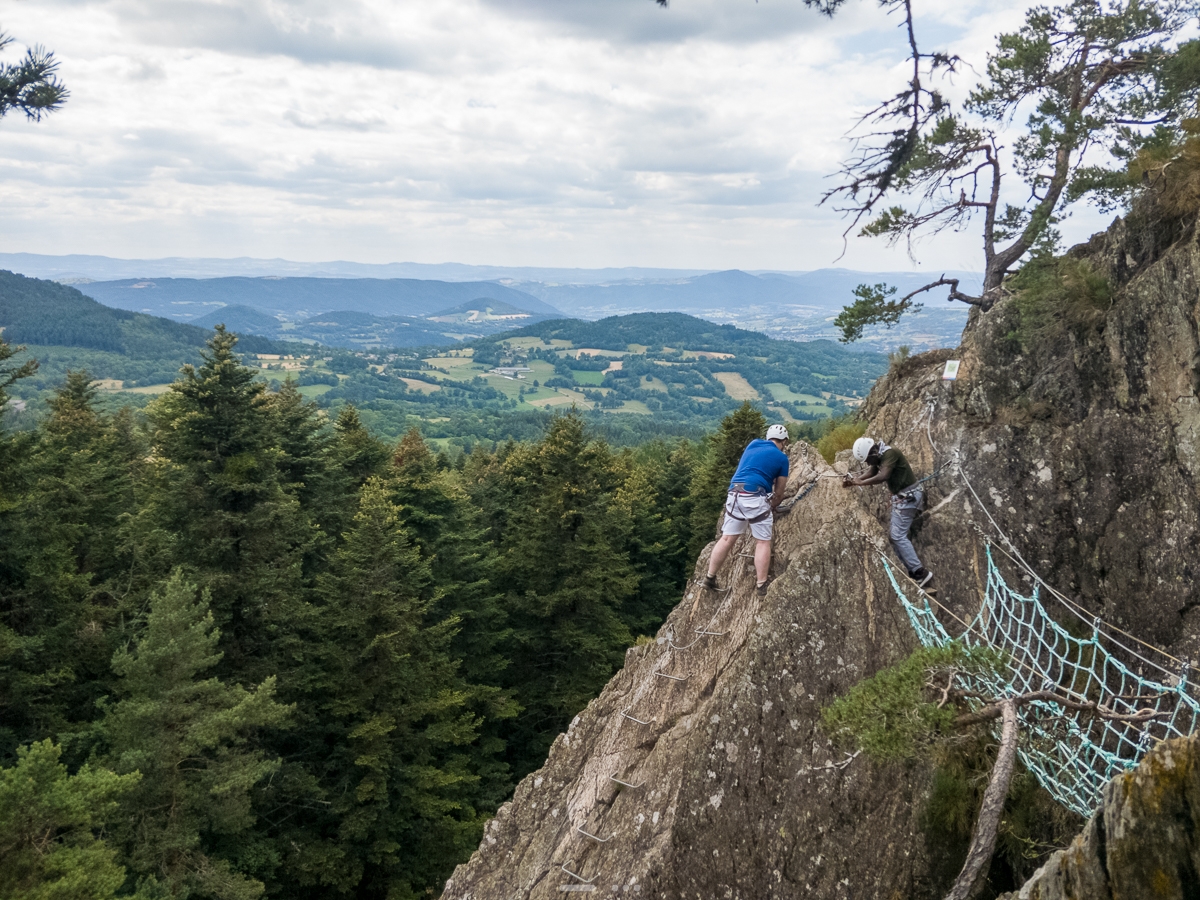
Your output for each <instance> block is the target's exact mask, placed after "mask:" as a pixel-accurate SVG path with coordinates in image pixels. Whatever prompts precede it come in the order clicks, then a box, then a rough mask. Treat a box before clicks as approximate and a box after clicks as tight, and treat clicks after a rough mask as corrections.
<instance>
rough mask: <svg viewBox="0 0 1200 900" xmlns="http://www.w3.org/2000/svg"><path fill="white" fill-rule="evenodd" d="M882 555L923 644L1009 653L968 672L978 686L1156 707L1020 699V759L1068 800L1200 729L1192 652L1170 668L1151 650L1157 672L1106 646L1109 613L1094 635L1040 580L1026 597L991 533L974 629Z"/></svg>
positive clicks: (1091, 793)
mask: <svg viewBox="0 0 1200 900" xmlns="http://www.w3.org/2000/svg"><path fill="white" fill-rule="evenodd" d="M881 558H882V559H883V563H884V568H885V569H886V571H887V576H888V579H889V580H890V581H891V583H892V587H893V588H894V589H895V591H896V596H897V597H899V599H900V602H901V603H902V604H903V605H904V610H905V612H906V613H907V614H908V619H909V621H910V622H911V623H912V626H913V629H914V630H915V631H916V633H917V637H918V638H919V639H920V641H921V643H922V644H924V645H925V646H926V647H936V646H945V645H947V644H950V643H952V642H955V641H957V642H960V643H962V644H964V645H965V646H967V647H981V648H984V647H986V648H991V649H993V650H998V651H1000V652H1001V653H1003V654H1004V656H1005V659H1006V662H1007V666H1006V670H1005V671H1003V672H998V673H995V674H991V675H989V674H984V675H981V676H971V677H969V678H968V677H965V676H963V677H962V680H963V681H964V682H966V683H967V687H968V688H969V689H970V690H972V691H975V692H978V693H980V694H984V695H986V696H990V697H1006V696H1015V695H1018V694H1028V693H1033V692H1037V691H1054V692H1055V693H1057V694H1058V695H1060V696H1062V697H1063V698H1065V699H1067V700H1069V701H1076V702H1090V703H1096V704H1098V705H1100V706H1102V707H1104V708H1106V709H1107V710H1110V711H1112V712H1113V713H1117V714H1119V715H1133V714H1135V713H1137V712H1139V711H1141V710H1146V709H1151V710H1154V711H1155V713H1156V715H1155V717H1154V718H1152V719H1150V720H1149V721H1146V722H1139V723H1136V724H1132V723H1128V722H1120V721H1111V720H1107V719H1103V718H1101V717H1099V716H1097V715H1094V714H1093V713H1091V712H1090V711H1088V710H1072V709H1069V708H1067V707H1064V706H1063V705H1061V704H1058V703H1054V702H1052V701H1044V700H1032V701H1030V702H1028V703H1026V704H1024V705H1022V706H1021V708H1020V716H1021V720H1022V721H1021V725H1022V729H1023V739H1022V741H1021V745H1020V748H1019V750H1018V753H1019V754H1020V758H1021V762H1022V763H1024V765H1025V767H1026V768H1027V769H1028V770H1029V771H1030V772H1032V773H1033V774H1034V776H1035V777H1036V778H1037V780H1038V781H1039V782H1040V783H1041V784H1042V786H1043V787H1045V788H1046V790H1048V791H1049V792H1050V794H1051V795H1052V796H1053V797H1054V798H1055V799H1056V800H1058V802H1059V803H1061V804H1062V805H1063V806H1066V807H1067V808H1068V809H1071V810H1074V811H1075V812H1077V813H1079V814H1080V815H1082V816H1088V815H1091V812H1092V810H1093V809H1095V808H1096V807H1097V806H1098V805H1099V802H1100V794H1101V790H1102V788H1103V787H1104V785H1105V783H1106V782H1107V781H1109V780H1110V779H1111V778H1113V777H1114V776H1115V775H1119V774H1120V773H1122V772H1124V771H1126V770H1128V769H1131V768H1133V767H1134V766H1136V765H1137V764H1138V763H1139V762H1140V761H1141V759H1142V756H1143V755H1144V754H1145V753H1146V751H1147V750H1149V749H1150V747H1151V746H1153V744H1154V743H1155V742H1156V741H1160V740H1166V739H1168V738H1174V737H1182V736H1186V735H1189V734H1191V733H1192V732H1194V731H1195V730H1196V727H1197V724H1198V718H1200V702H1197V700H1196V699H1195V697H1193V696H1192V694H1191V693H1190V692H1189V687H1190V685H1189V681H1188V676H1189V674H1191V672H1192V669H1191V667H1190V666H1189V665H1188V664H1187V663H1186V662H1185V663H1183V664H1182V665H1181V666H1180V667H1179V671H1178V674H1171V673H1170V672H1169V671H1168V670H1167V669H1165V668H1163V667H1161V666H1158V665H1156V664H1154V663H1150V662H1149V661H1148V660H1143V662H1145V663H1147V664H1148V665H1149V666H1150V667H1151V668H1152V669H1154V670H1157V672H1156V675H1158V676H1159V677H1160V679H1161V680H1157V681H1156V680H1153V679H1152V678H1146V677H1143V675H1142V674H1140V673H1135V672H1133V671H1132V670H1131V669H1130V668H1129V667H1128V666H1126V665H1125V664H1124V663H1123V662H1122V661H1121V660H1119V659H1118V658H1116V657H1115V656H1113V655H1112V653H1110V652H1109V650H1108V649H1106V646H1105V644H1106V643H1108V642H1107V640H1106V641H1104V642H1103V643H1102V638H1103V637H1104V635H1102V633H1101V627H1102V624H1103V623H1102V622H1101V620H1100V619H1098V618H1097V619H1094V620H1093V622H1092V623H1091V632H1092V633H1091V635H1090V636H1088V637H1075V636H1074V635H1072V634H1070V633H1069V632H1068V631H1067V630H1066V629H1064V628H1063V627H1062V626H1061V625H1059V624H1058V623H1057V622H1055V621H1054V620H1053V619H1052V618H1051V617H1050V615H1049V614H1048V613H1047V612H1046V609H1045V607H1043V606H1042V604H1041V601H1040V600H1039V599H1038V594H1039V587H1038V586H1037V585H1036V584H1035V586H1034V589H1033V594H1032V596H1029V597H1026V596H1023V595H1021V594H1019V593H1017V592H1016V591H1014V590H1013V589H1012V588H1010V587H1009V586H1008V585H1007V584H1006V583H1005V581H1004V578H1003V576H1002V575H1001V574H1000V571H999V570H998V569H997V568H996V565H995V563H994V562H993V561H992V547H991V544H990V542H989V543H988V545H987V589H986V592H985V595H984V602H983V605H982V607H981V608H980V610H979V612H978V614H977V615H976V616H975V618H974V619H973V620H972V621H971V622H962V620H961V619H960V620H958V621H959V622H960V624H961V625H964V626H965V630H964V631H963V633H962V634H960V635H958V636H957V637H955V636H952V635H951V634H950V633H949V632H947V630H946V628H945V627H944V626H943V625H942V623H941V622H940V621H939V620H938V617H937V615H936V614H935V613H934V611H933V608H932V607H931V606H930V598H929V596H928V595H927V594H925V593H923V592H920V593H919V597H920V600H919V601H918V602H917V603H914V602H912V601H910V600H909V599H908V597H907V596H906V594H905V592H904V590H903V589H902V588H901V586H900V584H899V582H898V581H897V579H896V576H895V573H894V571H893V568H892V565H891V563H889V562H888V560H887V557H886V556H881ZM934 602H935V603H936V601H934ZM938 605H939V606H941V604H938ZM941 608H942V609H943V610H944V611H945V612H946V613H948V614H949V615H950V616H951V617H952V618H956V619H957V616H954V615H953V613H950V611H949V610H946V609H945V607H941ZM1139 658H1140V657H1139Z"/></svg>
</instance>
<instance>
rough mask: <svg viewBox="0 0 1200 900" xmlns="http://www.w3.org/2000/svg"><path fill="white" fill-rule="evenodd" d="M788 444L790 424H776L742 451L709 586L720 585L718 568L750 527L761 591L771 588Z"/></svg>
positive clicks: (711, 562) (710, 569)
mask: <svg viewBox="0 0 1200 900" xmlns="http://www.w3.org/2000/svg"><path fill="white" fill-rule="evenodd" d="M787 444H788V433H787V428H785V427H784V426H782V425H772V426H771V427H770V428H768V429H767V438H766V440H762V441H760V440H753V441H751V442H750V443H749V444H748V445H747V447H746V449H745V450H744V451H743V452H742V459H741V462H739V463H738V467H737V471H736V472H734V473H733V480H732V481H731V482H730V483H729V496H728V497H726V499H725V521H724V523H723V524H722V525H721V537H720V539H719V540H718V541H717V544H716V546H715V547H713V551H712V555H711V556H710V557H709V558H708V574H707V575H706V576H705V577H704V586H705V587H706V588H713V589H714V590H715V589H716V587H717V569H719V568H720V567H721V563H723V562H725V557H727V556H728V555H729V551H730V550H732V549H733V545H734V544H736V543H737V539H738V538H739V537H740V536H741V535H743V534H745V533H746V529H749V530H750V533H751V534H752V535H754V540H755V544H754V572H755V574H756V575H757V576H758V577H757V583H756V590H757V591H758V593H759V594H760V595H762V594H765V593H766V592H767V576H768V574H769V573H770V571H771V538H772V537H773V536H774V533H775V507H777V506H778V505H779V502H780V501H781V500H782V499H783V489H784V487H786V486H787V477H788V458H787V454H786V453H785V452H784V449H785V448H786V447H787Z"/></svg>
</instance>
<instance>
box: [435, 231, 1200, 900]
mask: <svg viewBox="0 0 1200 900" xmlns="http://www.w3.org/2000/svg"><path fill="white" fill-rule="evenodd" d="M1140 241H1141V242H1140V243H1137V245H1136V246H1135V243H1136V242H1133V241H1131V240H1130V238H1129V237H1128V234H1127V230H1126V226H1125V225H1124V223H1122V222H1120V221H1118V222H1117V223H1115V224H1114V226H1113V227H1112V228H1111V229H1110V230H1109V231H1108V232H1107V233H1105V234H1102V235H1098V236H1097V237H1095V238H1093V240H1092V241H1091V242H1090V243H1089V244H1088V245H1085V246H1083V247H1081V248H1076V250H1074V251H1072V254H1073V256H1072V258H1073V259H1075V260H1077V261H1079V262H1080V263H1081V264H1083V263H1086V265H1087V267H1088V269H1087V271H1088V272H1089V273H1091V274H1093V275H1095V276H1096V277H1099V278H1101V279H1103V280H1105V283H1106V284H1107V286H1108V288H1109V289H1110V290H1111V303H1108V302H1107V301H1106V305H1104V306H1102V307H1096V306H1095V304H1093V308H1091V310H1090V313H1089V315H1088V316H1084V317H1079V318H1076V319H1073V320H1071V321H1070V322H1068V323H1066V324H1065V325H1062V326H1061V327H1058V328H1057V330H1051V331H1048V332H1046V333H1044V334H1042V338H1043V339H1042V340H1041V341H1040V342H1035V343H1034V344H1032V349H1031V343H1030V341H1029V340H1028V334H1026V335H1025V338H1026V339H1025V340H1023V339H1022V328H1023V327H1025V326H1023V325H1022V323H1023V322H1026V321H1027V319H1028V316H1027V315H1026V318H1025V319H1022V315H1023V312H1022V308H1021V307H1020V305H1019V304H1018V302H1017V298H1008V299H1006V300H1004V301H1002V302H1001V303H999V304H997V306H996V307H995V308H993V309H992V310H991V311H989V312H987V313H986V314H979V313H978V312H973V313H972V318H971V321H970V323H969V325H968V329H967V332H966V334H965V335H964V339H963V343H962V346H961V347H959V348H958V349H956V350H954V351H952V352H951V351H938V352H935V353H932V354H923V355H921V356H917V357H914V358H912V359H910V360H907V361H905V362H904V363H902V364H900V365H898V366H896V367H894V368H893V371H892V372H891V373H889V374H888V375H887V376H886V377H885V378H883V379H882V380H881V381H880V382H879V383H878V384H877V386H876V387H875V389H874V391H873V392H872V394H871V396H870V398H869V399H868V402H867V404H866V406H865V408H864V415H865V416H866V417H867V420H868V422H869V425H868V434H870V435H872V436H873V437H877V438H882V439H884V440H886V441H887V442H888V443H890V444H892V445H894V446H897V447H899V448H900V449H901V450H903V451H904V452H905V453H906V454H907V455H908V457H909V459H910V460H911V462H912V463H913V465H914V468H916V469H917V470H918V472H919V473H930V472H934V471H938V470H941V471H942V475H941V476H940V477H938V478H937V479H935V480H934V481H931V482H929V488H930V491H929V493H930V496H929V502H928V509H927V512H926V514H925V515H923V516H922V517H921V522H920V525H919V529H918V531H917V538H916V543H917V548H918V552H919V553H920V554H921V555H922V559H923V561H924V562H925V564H926V565H927V566H928V567H929V568H930V569H932V570H933V571H934V573H935V575H936V577H937V583H938V586H939V588H940V593H939V598H940V599H941V601H942V602H943V603H945V604H947V605H948V606H949V607H950V608H951V609H953V610H954V611H955V612H956V613H957V614H959V615H961V616H962V617H963V618H966V617H968V616H969V615H972V614H973V613H974V611H975V610H976V608H977V607H978V604H979V601H980V596H981V590H982V581H981V577H982V572H983V567H982V562H983V560H982V553H983V542H982V541H983V536H984V535H985V534H987V535H992V536H994V535H995V529H996V528H997V527H998V528H999V529H1002V530H1003V531H1004V532H1006V533H1007V534H1008V535H1009V536H1010V537H1011V538H1012V540H1013V541H1014V542H1015V543H1016V545H1017V546H1018V547H1019V548H1020V552H1021V554H1022V555H1023V556H1024V557H1025V558H1026V559H1027V560H1028V561H1029V562H1030V563H1031V564H1033V565H1034V566H1035V567H1036V568H1037V569H1038V571H1039V574H1040V575H1041V576H1042V577H1043V578H1045V579H1046V581H1047V582H1049V583H1050V584H1052V585H1054V586H1055V587H1056V588H1058V589H1059V590H1061V591H1062V592H1064V593H1065V594H1067V595H1069V596H1071V597H1072V598H1074V599H1076V600H1077V601H1078V602H1079V603H1080V604H1082V605H1083V606H1084V607H1086V608H1087V609H1089V610H1090V611H1092V613H1094V614H1098V615H1102V616H1103V617H1104V618H1105V619H1106V620H1107V621H1109V622H1111V623H1113V624H1115V625H1118V626H1120V627H1122V628H1124V629H1127V630H1129V631H1130V632H1132V633H1134V634H1137V635H1138V636H1140V637H1142V638H1144V639H1145V640H1148V641H1153V642H1155V643H1157V644H1159V645H1160V646H1163V647H1165V648H1167V649H1169V650H1172V651H1174V652H1175V653H1176V654H1177V655H1180V656H1182V655H1185V654H1186V655H1192V654H1196V655H1200V587H1198V586H1197V584H1196V582H1195V578H1194V572H1193V567H1194V566H1195V565H1196V562H1195V561H1196V560H1197V558H1198V557H1197V553H1196V550H1197V544H1198V541H1200V456H1198V454H1197V446H1198V442H1200V399H1198V391H1200V309H1198V304H1200V291H1198V289H1197V286H1198V285H1200V245H1198V244H1197V242H1196V239H1195V236H1194V235H1184V236H1183V237H1179V238H1178V239H1177V240H1175V241H1174V242H1173V243H1171V244H1170V246H1165V247H1164V246H1159V244H1164V243H1165V242H1162V241H1160V242H1158V243H1155V242H1154V241H1147V240H1144V235H1143V236H1142V238H1140ZM1105 296H1107V295H1105ZM1026 313H1027V311H1026ZM948 358H955V359H959V360H961V361H962V366H961V369H960V375H959V379H958V380H957V381H956V382H953V383H946V382H943V381H942V379H941V373H942V367H943V362H944V361H945V360H946V359H948ZM948 461H957V463H958V464H959V465H960V466H961V470H962V472H963V473H964V474H965V478H964V477H961V476H960V475H958V474H956V470H955V469H954V468H953V467H952V466H946V463H947V462H948ZM792 462H793V466H792V474H791V477H790V479H789V484H788V492H789V493H796V492H798V491H800V490H802V489H803V488H804V487H805V486H807V485H810V484H811V485H814V487H813V488H812V490H811V491H810V492H808V493H807V494H806V495H805V496H804V498H803V499H802V500H800V501H799V502H798V503H797V504H796V505H795V507H794V509H793V511H792V512H791V513H790V514H789V515H788V516H786V517H783V518H781V519H780V520H779V523H778V526H777V538H776V549H775V558H774V563H773V571H774V573H775V574H776V578H775V580H774V581H773V582H772V584H771V586H770V589H769V591H768V594H767V596H766V597H765V598H764V599H762V600H761V601H760V600H758V599H757V598H756V596H755V594H754V590H753V581H754V578H753V570H752V565H751V560H749V559H748V558H744V557H738V558H735V559H734V560H733V564H732V567H730V566H729V565H728V564H727V571H725V572H723V573H722V575H721V583H722V585H723V586H726V585H728V586H729V587H730V589H729V590H727V591H724V592H720V593H714V592H709V591H704V590H701V589H699V588H698V587H696V586H695V585H691V586H689V587H688V589H687V590H686V592H685V593H684V595H683V598H682V600H681V602H680V604H679V605H678V607H677V608H676V609H675V610H674V612H673V613H672V614H671V616H670V617H669V618H668V620H667V622H666V624H665V625H664V626H663V628H662V629H661V631H660V632H659V634H658V636H657V639H656V640H655V641H654V642H653V643H650V644H646V645H644V646H639V647H635V648H632V649H631V650H630V651H629V652H628V654H627V657H626V664H625V667H624V669H623V670H622V671H621V672H619V673H618V674H617V675H616V676H615V677H614V678H613V680H612V681H611V682H610V683H609V685H608V686H607V688H606V689H605V690H604V692H603V693H602V694H601V695H600V696H599V697H598V698H597V699H596V700H594V701H593V702H592V703H591V704H589V705H588V707H587V709H585V710H584V711H583V712H582V713H580V715H579V716H578V717H576V719H575V720H574V721H573V722H572V723H571V726H570V728H569V729H568V731H567V732H566V734H564V735H562V736H561V737H560V738H559V739H558V740H556V741H555V743H554V745H553V748H552V750H551V752H550V756H549V758H548V759H547V761H546V764H545V766H544V767H543V768H542V769H541V770H539V771H538V772H536V773H534V774H533V775H531V776H529V777H528V778H526V779H525V780H524V781H523V782H522V783H521V784H520V785H519V786H518V788H517V790H516V794H515V796H514V798H513V800H512V801H511V802H510V803H508V804H506V805H505V806H504V807H502V808H501V810H500V812H499V813H498V815H497V816H496V818H495V819H494V820H493V821H492V822H491V823H490V824H489V826H488V828H487V831H486V834H485V837H484V841H483V843H482V844H481V845H480V847H479V849H478V851H477V852H476V853H475V855H474V856H473V857H472V858H471V860H470V861H469V862H468V863H466V864H465V865H463V866H460V867H459V868H458V869H457V870H456V872H455V873H454V875H453V877H452V878H451V879H450V881H449V882H448V883H447V885H446V890H445V895H444V896H445V897H446V898H455V900H468V898H470V900H492V898H506V900H507V898H544V897H550V896H558V895H560V894H561V893H562V892H565V891H570V892H576V891H578V892H591V893H603V894H612V893H619V894H622V895H629V896H644V897H653V898H683V897H689V898H704V900H707V898H728V900H735V898H742V900H752V898H753V900H759V898H767V897H778V898H788V897H806V898H818V900H825V898H840V897H846V898H850V897H853V898H855V900H869V898H879V900H895V898H923V897H934V896H938V894H939V892H940V890H941V889H942V888H944V887H945V881H944V874H945V873H944V871H943V874H942V875H941V876H939V875H936V874H935V872H937V871H939V870H938V868H937V867H936V866H935V865H934V862H935V861H934V860H933V859H931V851H930V849H929V848H928V846H927V842H926V840H925V839H924V836H923V834H922V832H921V827H920V826H921V813H922V809H923V805H924V798H925V795H926V792H927V790H928V784H929V777H930V776H929V772H928V771H927V770H926V769H924V768H923V767H921V766H919V765H912V766H906V767H891V768H885V767H880V766H877V765H875V764H872V763H870V762H868V761H867V760H866V759H865V758H848V757H847V756H846V755H845V754H844V753H842V752H839V751H837V750H835V748H833V747H832V746H831V745H830V743H829V741H828V739H827V738H826V736H825V735H824V734H823V733H822V731H821V729H820V727H819V724H818V721H819V713H820V709H821V708H822V706H824V705H825V704H827V703H829V702H830V701H831V700H832V699H834V698H835V697H837V696H839V695H841V694H843V693H844V692H845V691H846V690H847V689H848V688H849V687H850V686H851V685H853V684H854V683H856V682H857V681H859V680H860V679H862V678H864V677H866V676H868V675H871V674H872V673H874V672H875V671H877V670H878V669H880V668H882V667H884V666H886V665H889V664H891V663H893V662H895V661H896V660H897V659H899V658H900V657H902V656H903V655H904V654H905V653H907V652H908V651H909V650H910V649H911V648H912V647H913V646H914V645H915V639H914V637H913V635H912V633H911V630H910V628H909V625H908V623H907V620H906V619H905V616H904V613H903V611H902V610H901V608H900V606H899V605H898V603H897V601H896V598H895V596H894V594H893V592H892V589H891V587H890V585H889V584H888V582H887V580H886V577H885V576H884V573H883V570H882V567H881V564H880V562H879V557H878V552H879V548H883V547H886V503H885V497H884V496H883V492H882V490H881V489H875V490H874V491H870V490H850V491H847V490H844V489H843V488H842V487H841V486H840V484H839V483H838V481H837V479H836V478H835V477H824V476H831V475H836V471H835V469H834V468H831V467H829V466H827V465H826V464H825V462H824V461H823V460H821V459H820V457H819V456H817V454H816V453H815V452H813V451H812V449H811V448H809V447H807V446H805V445H800V446H797V447H794V448H793V450H792ZM844 468H845V463H839V470H844ZM972 491H973V492H974V493H972ZM981 506H986V509H987V512H988V513H989V514H990V518H989V516H988V515H985V514H984V511H983V509H982V508H981ZM736 552H738V553H746V552H748V550H747V548H744V547H739V549H738V551H736ZM705 565H706V557H702V558H701V559H700V560H698V562H697V568H696V573H697V574H696V577H697V579H698V578H699V577H700V576H701V575H702V574H703V571H704V567H705ZM1008 575H1009V576H1010V583H1013V584H1014V585H1017V586H1019V585H1020V584H1021V578H1022V573H1021V572H1020V571H1019V570H1016V569H1013V570H1011V571H1010V572H1009V573H1008ZM1064 615H1065V613H1064ZM935 850H936V848H935ZM951 874H952V873H951ZM1114 896H1116V895H1114ZM1122 896H1124V895H1122Z"/></svg>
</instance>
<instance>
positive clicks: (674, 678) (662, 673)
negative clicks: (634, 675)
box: [654, 669, 691, 681]
mask: <svg viewBox="0 0 1200 900" xmlns="http://www.w3.org/2000/svg"><path fill="white" fill-rule="evenodd" d="M654 674H655V675H661V676H662V677H663V678H670V679H671V680H672V681H687V680H688V679H689V678H691V676H690V675H683V676H682V677H681V676H679V675H668V674H667V673H666V672H659V671H658V670H657V669H655V670H654Z"/></svg>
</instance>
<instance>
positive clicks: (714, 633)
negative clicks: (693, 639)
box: [689, 628, 729, 646]
mask: <svg viewBox="0 0 1200 900" xmlns="http://www.w3.org/2000/svg"><path fill="white" fill-rule="evenodd" d="M696 634H705V635H708V636H709V637H725V635H727V634H729V632H728V631H704V630H703V629H701V628H697V629H696ZM689 646H690V645H689Z"/></svg>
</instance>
